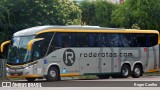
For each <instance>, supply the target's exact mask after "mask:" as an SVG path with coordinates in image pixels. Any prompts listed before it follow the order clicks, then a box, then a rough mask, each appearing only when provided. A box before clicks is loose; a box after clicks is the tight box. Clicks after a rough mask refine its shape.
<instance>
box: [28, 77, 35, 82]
mask: <svg viewBox="0 0 160 90" xmlns="http://www.w3.org/2000/svg"><path fill="white" fill-rule="evenodd" d="M26 80H27V81H28V82H33V81H35V80H36V78H26Z"/></svg>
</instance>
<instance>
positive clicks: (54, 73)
mask: <svg viewBox="0 0 160 90" xmlns="http://www.w3.org/2000/svg"><path fill="white" fill-rule="evenodd" d="M59 78H60V75H59V71H58V69H57V68H56V67H54V66H52V67H50V68H49V70H48V74H47V76H46V79H47V81H57V80H59Z"/></svg>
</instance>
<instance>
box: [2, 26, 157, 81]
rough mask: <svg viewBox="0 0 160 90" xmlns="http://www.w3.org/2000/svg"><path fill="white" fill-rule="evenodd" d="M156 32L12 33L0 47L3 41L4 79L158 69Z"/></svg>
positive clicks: (80, 29)
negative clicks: (6, 54) (9, 38)
mask: <svg viewBox="0 0 160 90" xmlns="http://www.w3.org/2000/svg"><path fill="white" fill-rule="evenodd" d="M158 35H159V32H158V31H156V30H136V29H117V28H105V27H99V26H54V25H53V26H52V25H48V26H36V27H31V28H28V29H24V30H21V31H18V32H16V33H14V35H13V38H12V39H11V40H10V41H6V42H4V43H2V45H1V52H2V53H3V51H4V49H3V47H4V46H5V45H7V44H9V50H8V57H7V64H6V74H7V77H8V78H25V79H26V80H28V81H34V80H35V79H42V78H45V79H46V80H47V81H57V80H61V77H72V76H82V75H97V77H99V78H100V79H107V78H109V77H113V78H117V77H120V78H128V77H129V76H132V77H133V78H139V77H140V76H142V75H143V73H144V72H154V71H157V70H158V69H159V44H158Z"/></svg>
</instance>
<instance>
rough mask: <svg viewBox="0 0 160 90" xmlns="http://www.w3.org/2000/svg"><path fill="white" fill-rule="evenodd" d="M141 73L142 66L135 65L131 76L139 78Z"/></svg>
mask: <svg viewBox="0 0 160 90" xmlns="http://www.w3.org/2000/svg"><path fill="white" fill-rule="evenodd" d="M141 75H142V68H141V67H140V66H139V65H135V66H134V68H133V72H132V77H133V78H139V77H140V76H141Z"/></svg>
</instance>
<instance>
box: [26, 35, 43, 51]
mask: <svg viewBox="0 0 160 90" xmlns="http://www.w3.org/2000/svg"><path fill="white" fill-rule="evenodd" d="M43 39H44V38H37V39H33V40H31V41H29V43H28V47H27V50H29V51H30V50H31V49H32V45H33V43H34V42H36V41H40V40H43Z"/></svg>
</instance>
